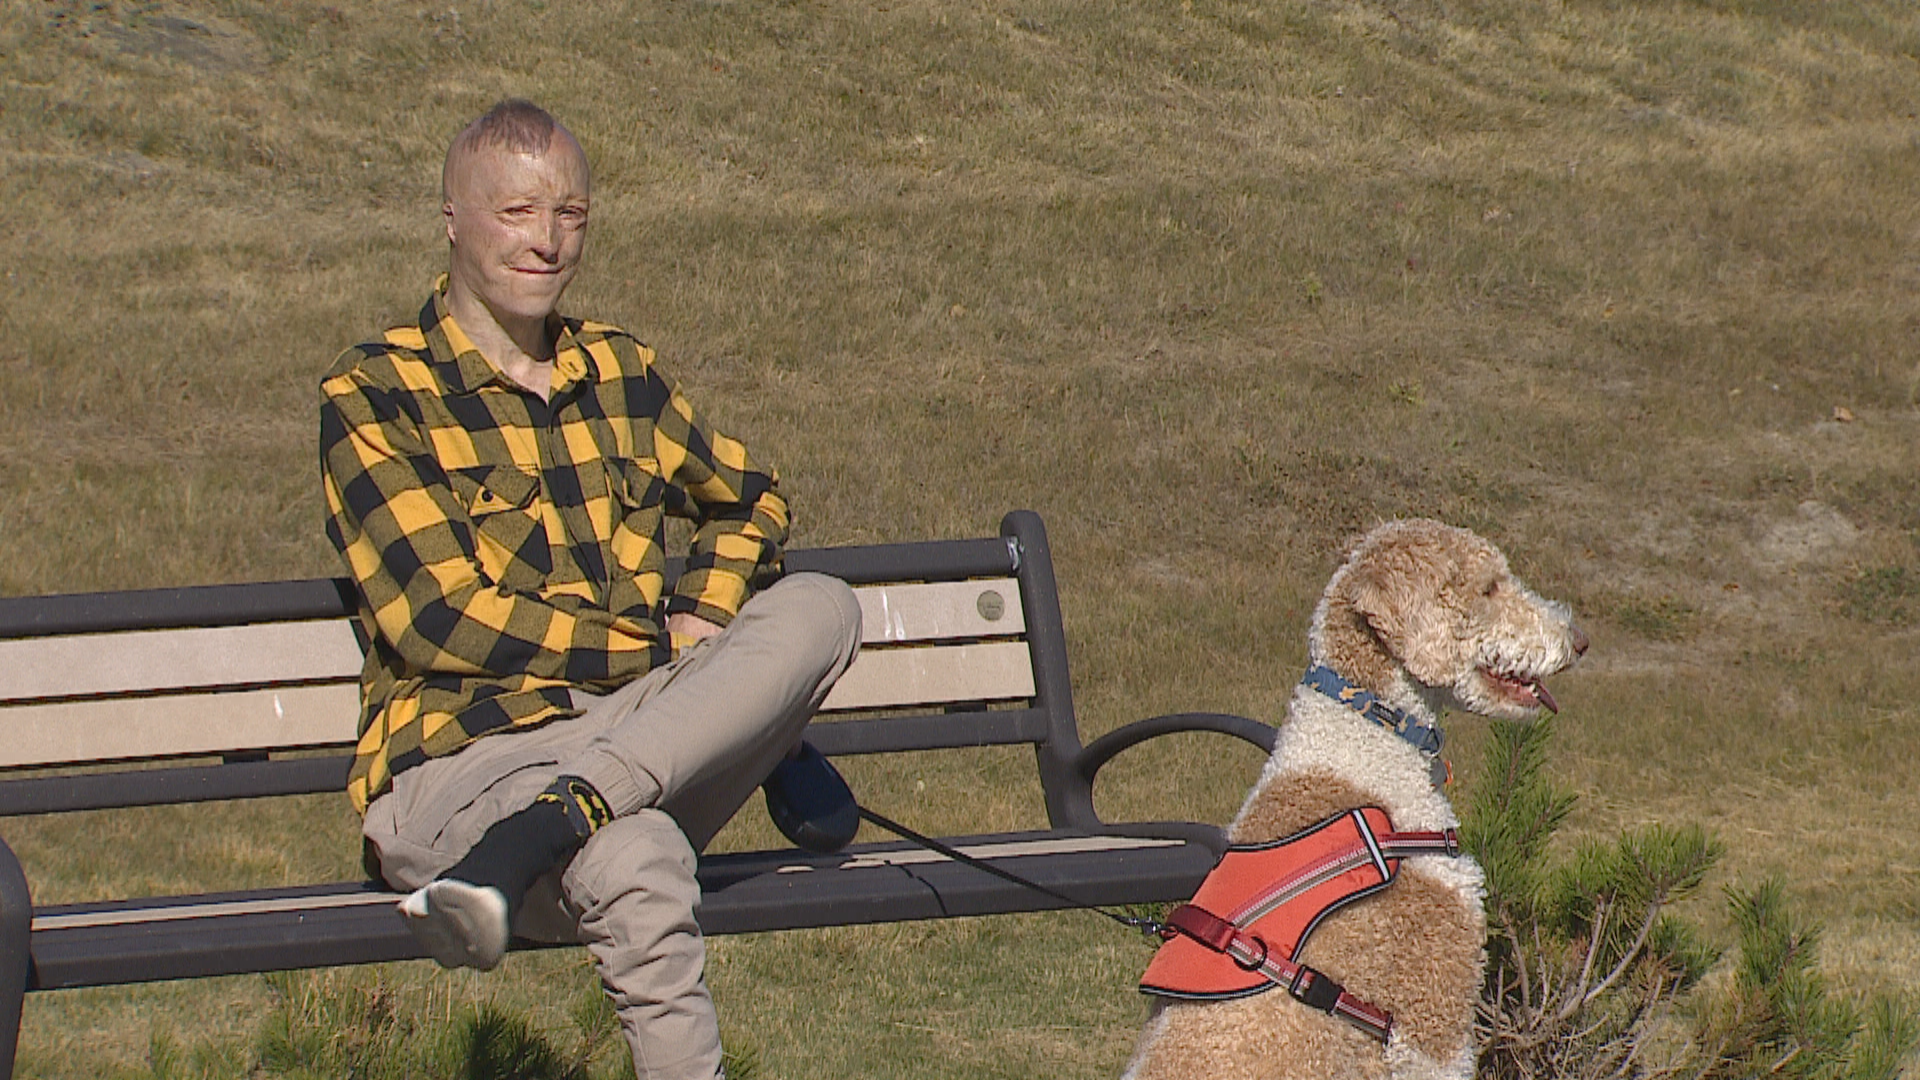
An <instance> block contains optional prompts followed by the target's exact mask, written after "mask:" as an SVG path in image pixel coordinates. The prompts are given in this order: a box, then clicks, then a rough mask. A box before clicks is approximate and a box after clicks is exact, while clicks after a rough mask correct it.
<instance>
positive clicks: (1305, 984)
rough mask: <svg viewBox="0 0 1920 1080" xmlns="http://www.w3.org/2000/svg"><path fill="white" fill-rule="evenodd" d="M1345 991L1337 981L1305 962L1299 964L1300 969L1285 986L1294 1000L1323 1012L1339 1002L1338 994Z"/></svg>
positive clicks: (1329, 1010)
mask: <svg viewBox="0 0 1920 1080" xmlns="http://www.w3.org/2000/svg"><path fill="white" fill-rule="evenodd" d="M1345 992H1346V991H1344V990H1342V989H1341V988H1340V984H1339V983H1337V982H1334V981H1333V980H1332V979H1329V978H1327V977H1326V976H1325V975H1322V974H1320V973H1319V972H1317V971H1315V970H1313V969H1312V968H1310V967H1307V966H1306V965H1305V964H1302V965H1300V970H1299V972H1298V973H1297V974H1295V975H1294V977H1293V982H1291V983H1289V984H1288V986H1287V993H1289V994H1292V995H1293V997H1294V1000H1296V1001H1298V1002H1300V1003H1301V1004H1303V1005H1306V1006H1307V1007H1308V1008H1310V1009H1318V1010H1320V1011H1321V1012H1323V1013H1330V1012H1332V1011H1333V1010H1334V1006H1336V1005H1338V1004H1340V995H1341V994H1343V993H1345Z"/></svg>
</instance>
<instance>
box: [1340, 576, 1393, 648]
mask: <svg viewBox="0 0 1920 1080" xmlns="http://www.w3.org/2000/svg"><path fill="white" fill-rule="evenodd" d="M1342 578H1343V580H1342V582H1341V590H1340V591H1341V592H1342V593H1343V594H1344V595H1345V599H1346V601H1347V606H1348V607H1350V608H1352V609H1353V612H1354V614H1355V615H1358V616H1359V617H1360V619H1361V620H1362V621H1364V622H1365V623H1366V624H1367V627H1368V628H1369V629H1371V630H1372V631H1373V633H1374V636H1375V637H1378V638H1379V639H1380V642H1381V644H1383V645H1385V646H1386V647H1387V651H1388V652H1390V653H1392V654H1394V655H1396V656H1397V655H1399V653H1400V651H1401V648H1400V647H1401V644H1402V643H1403V642H1404V641H1405V640H1406V634H1407V626H1406V620H1405V617H1404V614H1403V613H1404V612H1405V611H1406V610H1407V608H1408V606H1409V604H1408V600H1409V590H1408V587H1407V578H1406V575H1405V574H1402V573H1399V572H1397V570H1396V568H1394V567H1392V566H1389V565H1387V564H1385V563H1384V562H1383V561H1382V560H1379V559H1358V560H1355V561H1354V562H1353V563H1352V564H1351V565H1349V566H1348V567H1347V572H1346V573H1345V574H1344V575H1342Z"/></svg>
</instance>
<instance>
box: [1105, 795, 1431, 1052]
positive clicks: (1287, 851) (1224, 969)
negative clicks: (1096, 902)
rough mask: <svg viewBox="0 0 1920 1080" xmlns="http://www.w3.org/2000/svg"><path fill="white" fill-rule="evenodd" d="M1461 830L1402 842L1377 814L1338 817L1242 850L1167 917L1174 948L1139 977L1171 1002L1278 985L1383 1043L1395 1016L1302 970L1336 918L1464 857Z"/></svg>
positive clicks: (1404, 836)
mask: <svg viewBox="0 0 1920 1080" xmlns="http://www.w3.org/2000/svg"><path fill="white" fill-rule="evenodd" d="M1459 853H1460V841H1459V838H1458V836H1457V835H1456V834H1455V832H1454V830H1452V829H1448V830H1446V831H1445V832H1412V833H1397V832H1394V831H1393V822H1392V821H1391V820H1390V819H1389V818H1388V817H1387V812H1386V811H1385V810H1382V809H1380V808H1379V807H1376V806H1368V807H1363V808H1361V809H1358V810H1349V811H1347V812H1345V813H1342V814H1337V815H1335V816H1333V817H1330V818H1328V819H1327V820H1325V821H1323V822H1321V823H1319V824H1318V825H1315V826H1313V827H1312V828H1309V829H1307V830H1305V831H1303V832H1299V833H1295V834H1294V835H1292V836H1289V837H1287V838H1286V839H1284V840H1276V841H1273V842H1271V843H1267V844H1251V845H1237V846H1234V847H1231V848H1228V849H1227V853H1226V855H1225V857H1223V858H1222V859H1221V860H1220V863H1219V865H1217V866H1215V867H1214V868H1213V872H1212V873H1210V874H1208V875H1207V879H1206V880H1205V881H1203V882H1201V884H1200V890H1199V892H1197V893H1195V894H1194V897H1193V901H1192V902H1191V903H1188V904H1183V905H1181V906H1180V907H1177V908H1175V909H1173V911H1172V912H1171V913H1170V914H1169V915H1168V916H1167V927H1168V936H1167V941H1166V944H1164V945H1162V946H1161V947H1160V951H1159V952H1156V953H1155V954H1154V956H1153V961H1152V962H1151V963H1149V964H1148V965H1147V970H1146V973H1145V974H1144V975H1142V976H1141V977H1140V989H1142V990H1144V991H1146V992H1147V993H1150V994H1159V995H1161V996H1163V997H1174V998H1185V999H1189V1000H1197V1001H1219V1000H1224V999H1227V998H1237V997H1246V996H1248V995H1251V994H1257V993H1260V992H1262V991H1265V990H1271V989H1273V988H1274V987H1276V986H1279V987H1284V988H1285V989H1286V990H1287V992H1288V993H1290V994H1292V995H1293V996H1294V997H1295V998H1297V999H1299V1000H1300V1001H1303V1002H1305V1003H1306V1004H1308V1005H1310V1006H1312V1007H1313V1008H1316V1009H1319V1010H1320V1011H1321V1012H1325V1013H1330V1014H1332V1015H1334V1016H1338V1017H1340V1018H1341V1019H1343V1020H1346V1021H1348V1022H1350V1023H1353V1024H1355V1025H1357V1026H1359V1027H1360V1028H1361V1029H1362V1030H1364V1031H1367V1032H1368V1033H1370V1034H1372V1035H1373V1036H1374V1037H1375V1038H1377V1039H1380V1040H1381V1041H1383V1042H1384V1041H1385V1040H1386V1038H1387V1036H1388V1034H1389V1033H1390V1032H1391V1031H1392V1030H1393V1017H1392V1016H1391V1015H1389V1014H1388V1013H1387V1012H1386V1011H1385V1010H1383V1009H1380V1008H1377V1007H1375V1006H1372V1005H1369V1004H1367V1003H1366V1002H1364V1001H1360V1000H1359V999H1357V998H1355V997H1353V996H1352V995H1351V994H1348V993H1347V992H1346V991H1345V990H1344V989H1342V988H1341V986H1340V984H1339V983H1337V982H1334V981H1333V980H1332V979H1330V978H1328V977H1326V976H1325V975H1322V974H1321V973H1320V972H1318V971H1315V970H1313V969H1312V968H1310V967H1307V966H1306V965H1304V964H1302V963H1300V962H1299V955H1300V950H1301V948H1302V947H1303V946H1304V945H1305V944H1306V942H1307V938H1308V936H1309V935H1311V934H1312V933H1313V931H1314V928H1315V927H1316V926H1318V925H1319V923H1320V920H1321V919H1324V918H1325V917H1326V916H1327V915H1328V914H1330V913H1332V912H1333V911H1335V910H1337V909H1339V908H1341V907H1344V906H1345V905H1347V904H1350V903H1352V902H1353V901H1355V900H1358V899H1360V898H1361V897H1364V896H1371V895H1372V894H1374V893H1376V892H1379V891H1380V890H1381V889H1384V888H1386V887H1387V885H1388V884H1390V883H1391V882H1392V881H1393V879H1394V876H1395V875H1396V874H1398V873H1399V870H1400V860H1401V859H1403V858H1406V857H1408V856H1411V855H1458V854H1459Z"/></svg>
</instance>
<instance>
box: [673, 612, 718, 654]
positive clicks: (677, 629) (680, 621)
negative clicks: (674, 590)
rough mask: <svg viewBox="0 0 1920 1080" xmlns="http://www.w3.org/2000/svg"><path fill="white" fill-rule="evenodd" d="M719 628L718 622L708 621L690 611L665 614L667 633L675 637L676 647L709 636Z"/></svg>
mask: <svg viewBox="0 0 1920 1080" xmlns="http://www.w3.org/2000/svg"><path fill="white" fill-rule="evenodd" d="M720 630H721V627H720V624H719V623H712V622H708V621H707V620H705V619H703V618H701V617H700V616H698V615H695V614H693V613H692V612H687V611H681V612H676V613H674V614H672V615H669V616H667V635H668V636H669V637H671V638H674V639H676V640H675V641H674V643H673V644H674V646H675V647H676V648H678V647H680V646H682V645H691V644H693V643H694V642H696V641H699V640H700V639H701V638H710V637H712V636H713V635H715V634H717V633H719V632H720Z"/></svg>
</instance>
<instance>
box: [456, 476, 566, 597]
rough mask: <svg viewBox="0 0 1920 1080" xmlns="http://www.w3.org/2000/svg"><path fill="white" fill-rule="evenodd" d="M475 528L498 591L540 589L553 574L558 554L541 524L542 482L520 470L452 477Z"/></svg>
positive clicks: (476, 543) (486, 567)
mask: <svg viewBox="0 0 1920 1080" xmlns="http://www.w3.org/2000/svg"><path fill="white" fill-rule="evenodd" d="M448 480H449V481H450V482H451V483H452V485H453V492H454V496H455V498H457V499H458V500H459V501H460V503H461V505H462V506H463V507H464V508H465V509H466V511H467V519H468V520H469V521H471V522H473V532H474V549H475V554H476V555H477V556H478V557H479V559H480V569H481V571H482V572H483V573H485V574H486V576H487V577H488V578H490V579H492V580H493V582H494V583H495V584H497V585H505V586H507V587H509V588H537V587H539V586H540V585H542V584H544V583H545V582H546V580H547V575H548V574H550V573H552V572H553V549H552V548H551V547H550V546H549V544H548V541H547V529H546V525H545V524H544V523H543V522H542V521H541V519H540V504H539V498H538V496H539V494H540V478H539V477H538V476H536V475H535V474H533V473H531V472H529V471H527V470H525V469H522V468H520V467H518V466H515V465H481V466H478V467H475V468H470V469H455V470H453V472H451V473H450V474H449V475H448Z"/></svg>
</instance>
